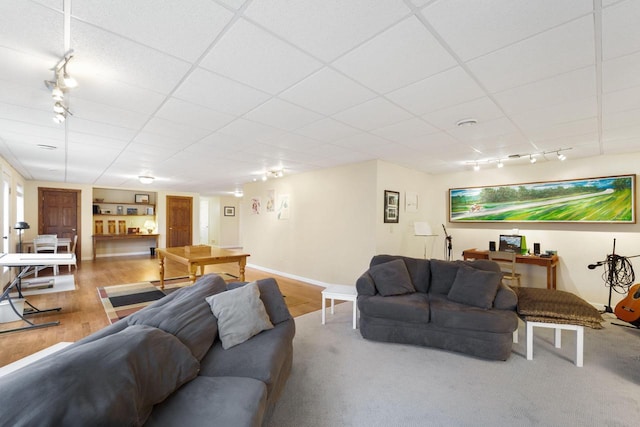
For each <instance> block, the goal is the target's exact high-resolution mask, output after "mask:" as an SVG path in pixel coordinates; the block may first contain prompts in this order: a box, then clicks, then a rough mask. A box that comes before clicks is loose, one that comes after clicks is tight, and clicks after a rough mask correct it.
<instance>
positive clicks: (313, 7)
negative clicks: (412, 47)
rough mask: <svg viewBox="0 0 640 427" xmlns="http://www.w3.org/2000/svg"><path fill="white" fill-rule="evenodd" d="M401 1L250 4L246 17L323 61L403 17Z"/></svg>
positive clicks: (405, 11)
mask: <svg viewBox="0 0 640 427" xmlns="http://www.w3.org/2000/svg"><path fill="white" fill-rule="evenodd" d="M408 12H409V9H408V8H407V6H406V5H405V4H404V2H403V1H402V0H378V1H374V2H372V1H370V0H350V1H342V0H325V1H322V2H318V1H316V0H299V1H295V2H291V1H288V0H273V1H268V2H264V1H254V2H251V3H250V4H249V7H248V8H247V10H246V12H245V13H246V15H247V16H248V17H249V18H250V19H251V20H253V21H255V22H258V23H259V24H261V25H263V26H265V27H266V28H269V29H270V30H271V31H273V32H275V33H276V34H279V35H280V36H282V37H284V38H285V39H286V40H289V41H290V42H292V43H293V44H295V45H297V46H300V47H301V48H302V49H304V50H307V51H308V52H310V53H311V54H312V55H314V56H316V57H319V58H321V59H322V60H325V61H332V60H333V59H335V58H336V57H338V56H339V55H341V54H343V53H345V52H347V51H349V50H351V49H353V48H354V47H356V46H357V45H359V44H360V43H362V42H364V41H366V40H367V39H369V38H371V37H373V36H374V35H375V34H377V33H379V32H381V31H383V30H384V29H385V28H387V27H389V26H390V25H391V24H393V23H395V22H397V21H399V20H400V19H401V18H402V17H404V16H407V15H408Z"/></svg>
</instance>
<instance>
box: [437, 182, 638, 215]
mask: <svg viewBox="0 0 640 427" xmlns="http://www.w3.org/2000/svg"><path fill="white" fill-rule="evenodd" d="M635 184H636V176H635V175H619V176H610V177H601V178H583V179H575V180H565V181H550V182H536V183H525V184H514V185H501V186H495V187H474V188H452V189H449V221H451V222H501V221H507V222H590V223H623V224H632V223H635V222H636V219H635V218H636V215H635V194H636V190H635Z"/></svg>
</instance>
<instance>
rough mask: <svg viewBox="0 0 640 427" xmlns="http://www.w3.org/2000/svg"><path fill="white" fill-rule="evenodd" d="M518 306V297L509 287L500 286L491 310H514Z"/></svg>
mask: <svg viewBox="0 0 640 427" xmlns="http://www.w3.org/2000/svg"><path fill="white" fill-rule="evenodd" d="M517 306H518V295H517V294H516V293H515V292H514V290H513V289H511V288H510V287H509V286H507V285H505V284H504V283H501V284H500V287H499V288H498V293H497V294H496V298H495V299H494V300H493V308H497V309H499V310H515V309H516V308H517Z"/></svg>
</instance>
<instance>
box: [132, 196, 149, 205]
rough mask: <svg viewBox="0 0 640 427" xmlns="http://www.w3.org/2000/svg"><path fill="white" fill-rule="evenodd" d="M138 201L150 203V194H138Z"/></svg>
mask: <svg viewBox="0 0 640 427" xmlns="http://www.w3.org/2000/svg"><path fill="white" fill-rule="evenodd" d="M135 201H136V203H144V204H147V203H149V195H148V194H136V200H135Z"/></svg>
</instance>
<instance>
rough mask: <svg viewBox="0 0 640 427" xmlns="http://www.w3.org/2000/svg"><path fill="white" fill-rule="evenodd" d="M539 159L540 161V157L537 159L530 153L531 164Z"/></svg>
mask: <svg viewBox="0 0 640 427" xmlns="http://www.w3.org/2000/svg"><path fill="white" fill-rule="evenodd" d="M537 161H538V159H536V158H535V157H533V154H530V155H529V162H530V163H531V164H534V163H535V162H537Z"/></svg>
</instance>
